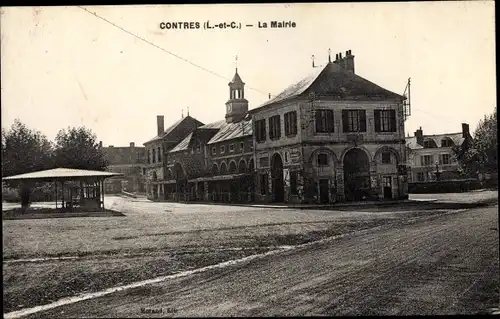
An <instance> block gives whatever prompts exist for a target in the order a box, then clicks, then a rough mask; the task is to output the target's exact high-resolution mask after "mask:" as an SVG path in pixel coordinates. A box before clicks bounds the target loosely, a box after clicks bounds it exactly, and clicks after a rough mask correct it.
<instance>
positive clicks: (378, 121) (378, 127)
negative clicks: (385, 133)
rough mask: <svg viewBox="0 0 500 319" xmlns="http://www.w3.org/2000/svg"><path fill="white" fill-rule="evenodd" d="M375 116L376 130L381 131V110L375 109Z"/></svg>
mask: <svg viewBox="0 0 500 319" xmlns="http://www.w3.org/2000/svg"><path fill="white" fill-rule="evenodd" d="M373 115H374V117H375V132H380V131H381V130H380V110H375V111H374V112H373Z"/></svg>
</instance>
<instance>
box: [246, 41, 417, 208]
mask: <svg viewBox="0 0 500 319" xmlns="http://www.w3.org/2000/svg"><path fill="white" fill-rule="evenodd" d="M404 99H405V98H404V97H403V96H401V95H399V94H396V93H393V92H390V91H388V90H386V89H384V88H382V87H380V86H378V85H376V84H374V83H372V82H370V81H368V80H366V79H364V78H362V77H360V76H359V75H357V74H355V72H354V55H352V52H351V51H350V50H349V51H347V52H346V55H345V57H342V53H339V54H337V55H336V59H335V61H333V62H332V61H331V60H329V61H328V63H326V65H324V66H323V67H321V68H318V69H316V70H315V71H314V72H313V73H312V74H311V75H310V76H308V77H306V78H304V79H302V80H301V81H299V82H297V83H295V84H293V85H291V86H289V87H288V88H286V89H285V90H284V91H283V92H282V93H281V94H279V95H277V96H276V97H275V98H273V99H272V100H270V101H268V102H266V103H264V104H263V105H261V106H260V107H258V108H256V109H253V110H251V111H250V113H251V115H252V119H253V122H254V140H255V143H254V144H255V151H254V152H255V164H256V170H257V184H256V185H257V188H256V199H257V200H258V201H273V202H313V203H332V202H336V201H350V200H363V199H375V198H386V199H400V198H407V197H408V194H407V187H408V184H407V174H406V172H405V169H404V168H405V167H406V166H405V164H406V160H405V151H404V146H405V139H404V114H403V113H404V110H403V101H404Z"/></svg>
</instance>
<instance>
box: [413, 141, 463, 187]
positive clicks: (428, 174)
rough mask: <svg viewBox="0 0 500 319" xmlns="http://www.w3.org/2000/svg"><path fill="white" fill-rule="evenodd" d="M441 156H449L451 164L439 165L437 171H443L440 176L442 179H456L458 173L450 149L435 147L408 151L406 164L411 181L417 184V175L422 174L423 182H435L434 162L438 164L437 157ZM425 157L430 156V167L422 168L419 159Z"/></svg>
mask: <svg viewBox="0 0 500 319" xmlns="http://www.w3.org/2000/svg"><path fill="white" fill-rule="evenodd" d="M441 154H448V155H449V156H450V160H451V164H448V165H444V164H439V165H438V167H439V171H445V173H443V174H442V176H441V177H442V179H451V178H457V177H458V173H457V169H458V163H457V162H456V160H455V159H454V157H453V151H452V148H451V147H437V148H421V149H414V150H410V151H409V154H408V162H409V165H410V167H411V180H412V181H413V182H418V181H419V180H418V178H417V175H418V173H423V174H424V180H423V181H424V182H425V181H433V180H435V178H436V177H435V174H434V173H435V172H436V162H438V163H439V156H440V155H441ZM425 155H430V156H431V165H430V166H424V163H422V160H421V157H422V156H425Z"/></svg>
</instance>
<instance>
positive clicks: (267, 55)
mask: <svg viewBox="0 0 500 319" xmlns="http://www.w3.org/2000/svg"><path fill="white" fill-rule="evenodd" d="M85 8H87V9H88V10H89V11H91V12H95V13H96V14H97V15H99V16H101V17H103V18H105V19H107V20H109V21H111V22H112V23H114V24H116V25H117V26H119V27H121V28H123V29H125V30H127V31H129V32H130V33H133V34H135V35H137V36H139V37H142V38H145V39H146V40H148V41H149V42H151V43H153V44H154V45H156V46H158V47H161V48H163V49H165V50H167V51H170V52H172V53H174V54H175V55H177V56H179V57H182V58H183V59H185V60H188V61H190V62H192V63H194V64H197V65H199V66H201V67H203V68H205V69H208V70H210V71H213V72H214V73H216V74H219V75H221V76H224V77H225V78H227V79H223V78H221V77H218V76H216V75H213V74H211V73H208V72H206V71H204V70H202V69H200V68H197V67H194V66H193V65H192V64H190V63H188V62H186V61H183V60H181V59H179V58H176V57H175V56H172V55H170V54H168V53H166V52H164V51H162V50H161V49H159V48H157V47H155V46H153V45H150V44H147V43H144V42H143V41H141V40H138V39H137V38H135V37H134V36H132V35H130V34H128V33H126V32H124V31H122V30H120V29H118V28H116V27H114V26H113V25H111V24H109V23H107V22H105V21H103V20H101V19H100V18H98V17H96V16H94V15H91V14H89V13H88V12H85V11H84V10H82V9H80V8H78V7H19V8H17V7H3V8H2V9H1V10H2V14H1V21H0V23H1V25H0V29H1V70H2V72H1V93H2V94H1V98H2V100H1V102H2V128H4V127H10V125H11V124H12V123H13V122H14V119H15V118H19V119H20V120H21V121H22V122H24V123H25V124H27V125H28V126H29V127H31V128H35V129H38V130H40V131H41V132H43V133H44V134H45V135H46V136H47V137H48V138H49V139H53V138H54V137H55V135H56V133H57V132H58V130H59V129H61V128H64V127H67V126H82V125H84V126H86V127H88V128H90V129H92V130H93V131H94V132H95V133H96V134H97V136H98V139H99V140H102V141H103V143H104V145H115V146H127V145H128V144H129V142H132V141H133V142H135V143H136V145H142V143H144V142H145V141H147V140H148V139H150V138H152V137H154V136H155V135H156V115H165V127H168V126H169V125H170V124H172V123H173V122H175V121H177V120H178V119H179V118H180V117H181V112H182V110H184V114H186V113H187V111H186V110H187V107H189V113H190V115H191V116H193V117H195V118H197V119H198V120H200V121H201V122H203V123H210V122H214V121H218V120H222V119H224V115H225V102H226V101H227V99H228V97H229V89H228V85H227V84H228V82H229V80H230V79H231V78H232V76H233V75H234V69H235V56H236V55H237V56H238V71H239V72H238V73H239V74H240V75H241V77H242V79H243V81H244V82H245V83H246V84H247V87H246V91H245V95H246V98H247V99H248V100H249V105H250V109H252V108H255V107H257V106H259V105H260V104H261V103H263V102H264V101H266V100H267V99H268V96H267V93H271V94H273V95H276V94H278V93H280V92H281V91H282V90H283V89H285V88H286V87H287V86H288V85H290V84H292V83H294V82H297V81H298V80H300V79H301V78H302V77H303V76H305V75H307V74H308V73H310V72H311V71H312V66H311V55H313V54H314V55H315V56H316V64H323V63H325V62H326V61H327V59H328V49H329V48H331V51H332V56H333V58H334V57H335V53H337V52H342V53H343V54H345V51H346V50H352V53H353V54H354V55H355V69H356V73H357V74H358V75H360V76H362V77H364V78H366V79H368V80H370V81H372V82H374V83H376V84H378V85H380V86H382V87H384V88H386V89H388V90H391V91H393V92H396V93H399V94H402V93H403V91H404V88H405V86H406V81H407V79H408V78H409V77H411V82H412V86H411V98H412V114H411V117H410V118H409V119H408V121H407V122H406V129H405V130H406V133H405V135H407V134H408V133H410V135H413V132H414V131H415V130H416V129H417V128H418V127H420V126H422V129H423V131H424V134H439V133H445V132H459V131H460V130H461V123H462V122H467V123H469V124H470V126H471V131H473V130H474V129H475V127H476V124H477V122H478V121H479V120H480V119H481V118H483V117H484V115H485V114H488V113H491V112H493V110H494V108H495V107H496V85H495V84H496V83H495V76H496V74H495V71H496V67H495V33H494V27H495V24H494V2H493V1H490V2H479V1H476V2H465V1H464V2H428V3H422V2H411V3H348V4H341V3H334V4H326V3H323V4H290V5H285V4H253V5H229V4H227V5H226V4H216V5H173V6H166V5H161V6H159V5H150V6H94V7H92V6H90V7H85ZM275 19H276V20H285V21H294V22H295V23H296V27H295V28H288V29H270V28H268V29H259V28H257V23H258V22H259V21H261V22H269V21H271V20H275ZM207 20H209V21H210V22H211V23H215V22H224V21H226V22H231V21H236V22H241V24H242V25H245V24H254V25H255V27H253V28H245V27H243V28H242V29H241V30H231V29H226V30H204V29H203V26H202V28H201V29H198V30H161V29H160V28H159V25H160V22H162V21H163V22H168V21H187V22H190V21H193V22H200V23H201V24H202V25H203V22H205V21H207ZM251 88H254V89H258V90H259V91H260V92H258V91H255V90H252V89H251Z"/></svg>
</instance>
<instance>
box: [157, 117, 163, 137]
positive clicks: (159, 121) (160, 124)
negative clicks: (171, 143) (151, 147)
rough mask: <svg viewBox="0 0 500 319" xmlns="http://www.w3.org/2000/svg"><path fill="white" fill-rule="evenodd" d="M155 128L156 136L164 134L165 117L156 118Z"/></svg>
mask: <svg viewBox="0 0 500 319" xmlns="http://www.w3.org/2000/svg"><path fill="white" fill-rule="evenodd" d="M156 127H157V130H158V135H162V134H163V133H164V132H165V117H164V116H163V115H157V116H156Z"/></svg>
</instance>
